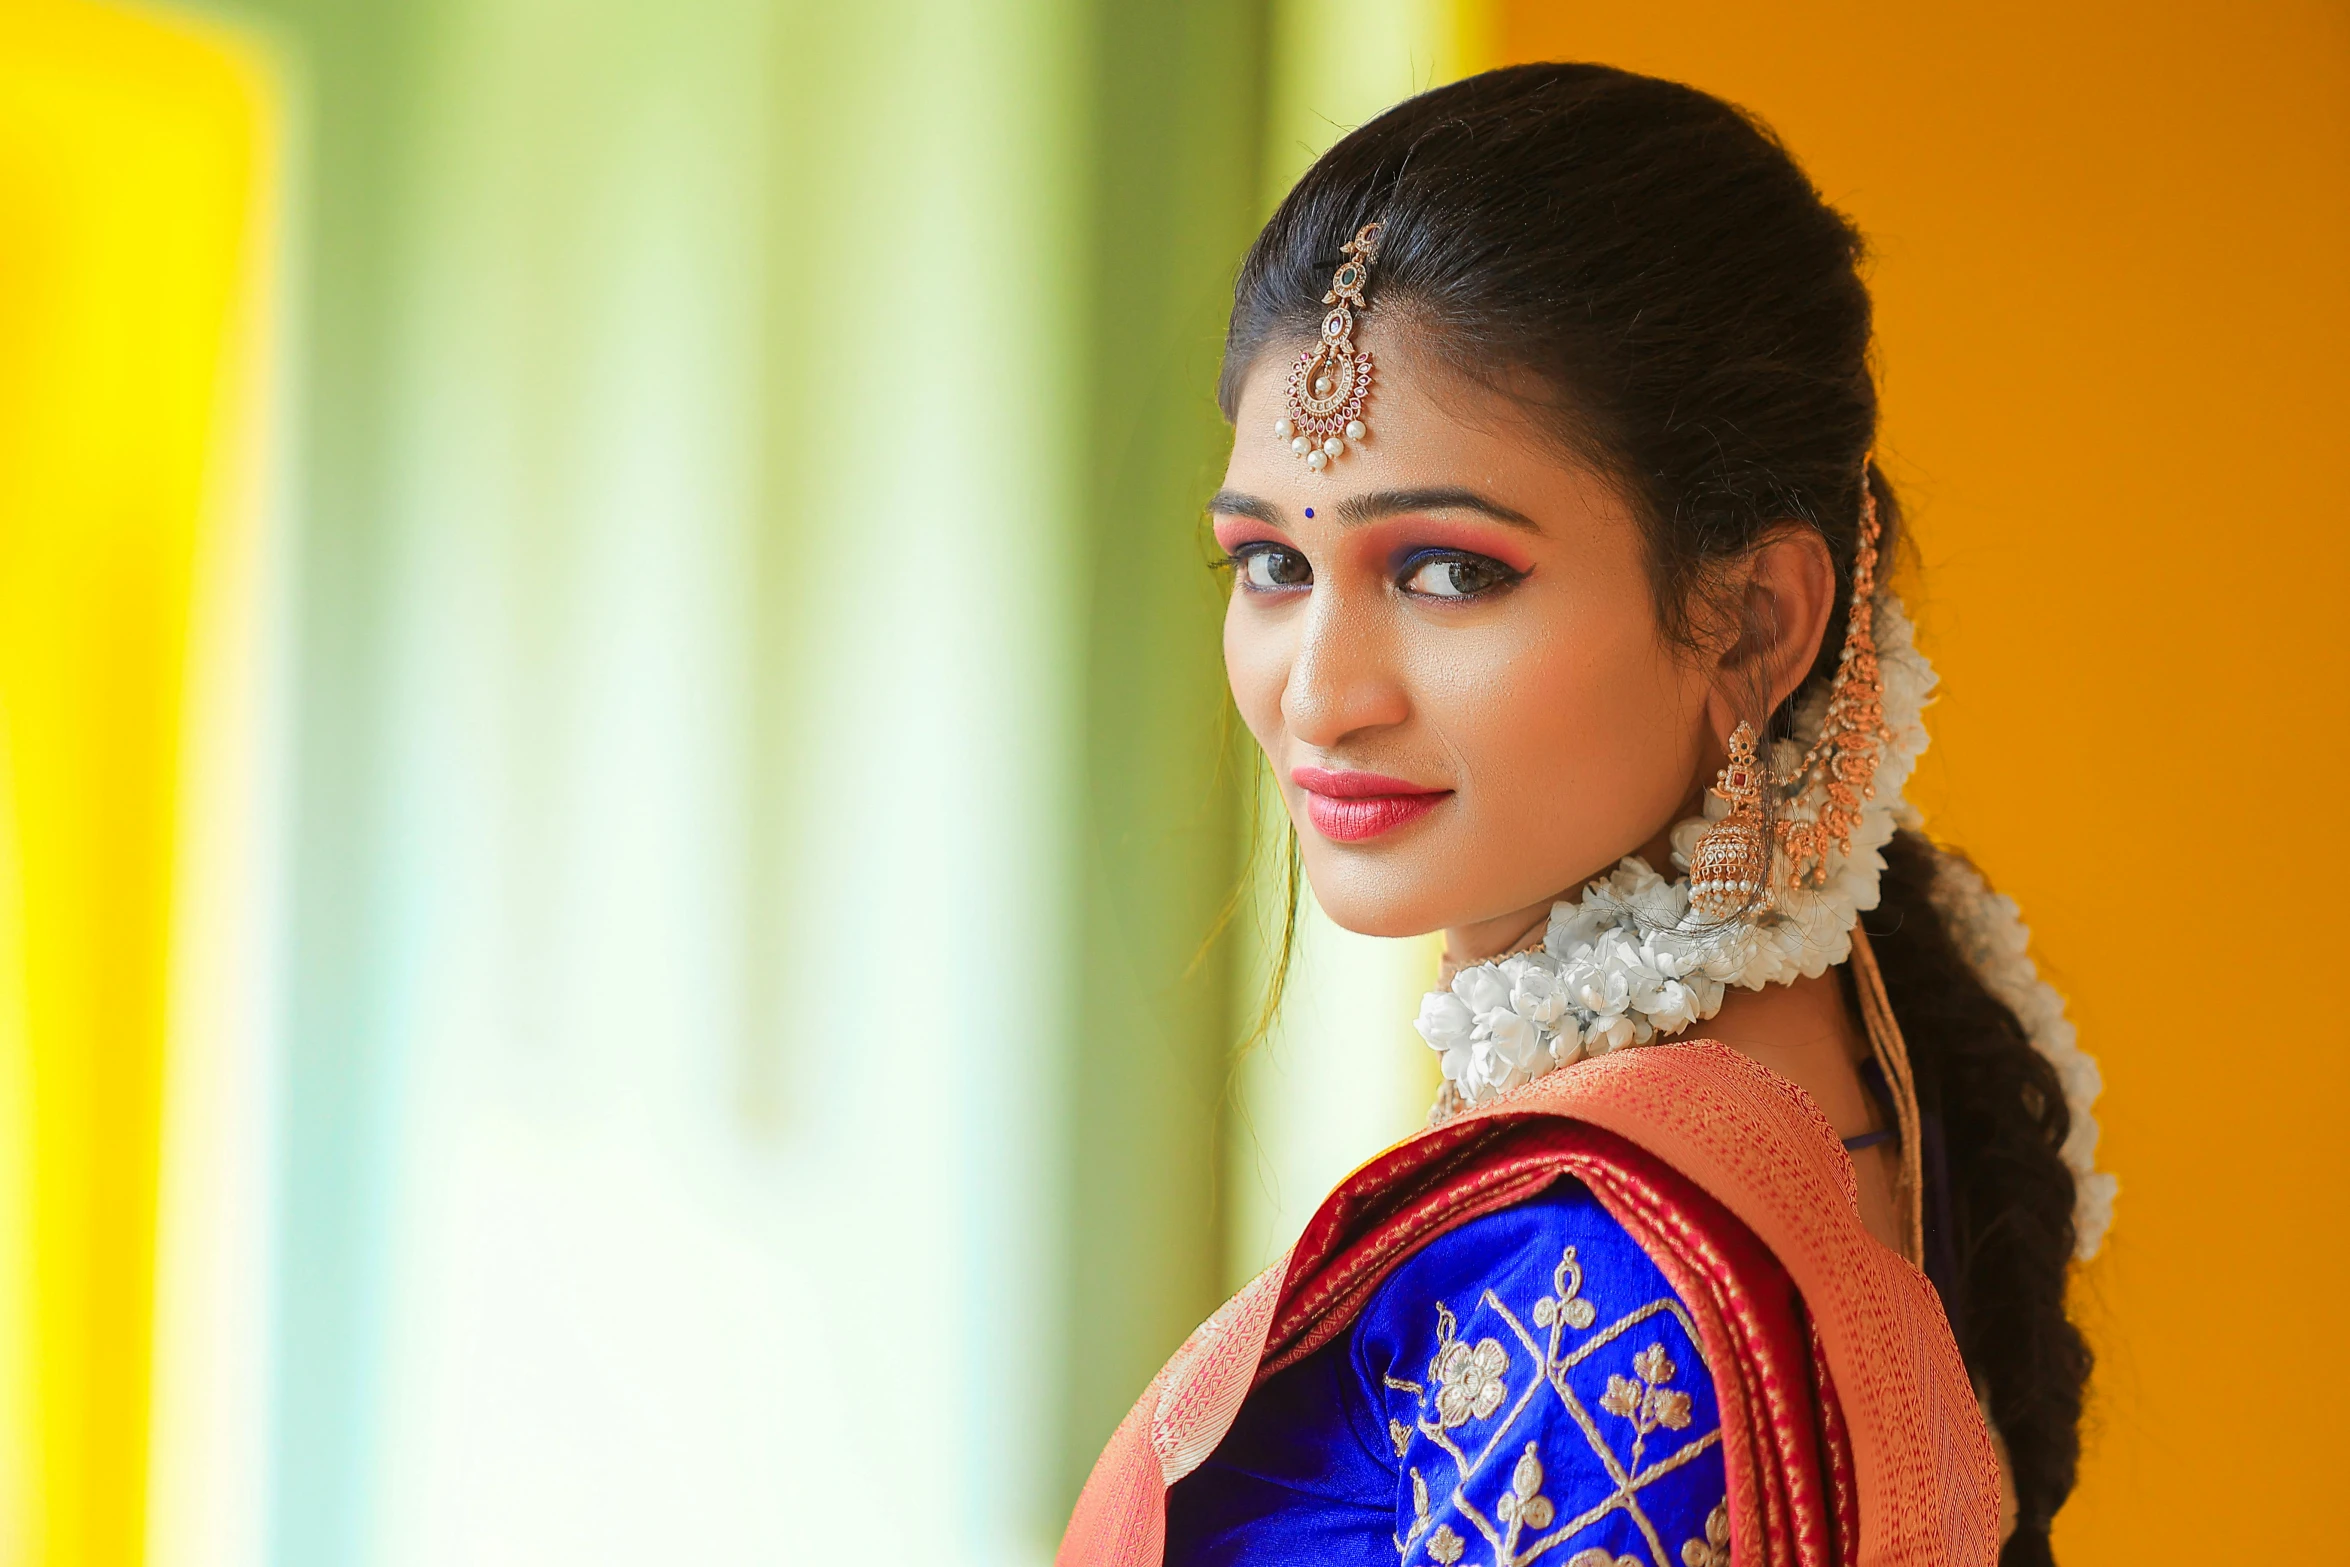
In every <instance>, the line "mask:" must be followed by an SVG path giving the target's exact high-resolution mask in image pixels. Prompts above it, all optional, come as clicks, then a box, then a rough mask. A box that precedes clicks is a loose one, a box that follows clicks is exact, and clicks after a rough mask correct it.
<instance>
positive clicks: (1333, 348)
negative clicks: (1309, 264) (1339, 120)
mask: <svg viewBox="0 0 2350 1567" xmlns="http://www.w3.org/2000/svg"><path fill="white" fill-rule="evenodd" d="M1339 250H1340V251H1341V252H1342V253H1343V254H1344V255H1345V257H1346V260H1344V261H1342V262H1340V263H1339V266H1338V270H1337V272H1335V273H1333V274H1332V275H1331V278H1330V291H1329V292H1328V293H1326V294H1324V295H1323V296H1322V303H1323V304H1325V305H1328V306H1329V307H1330V313H1329V314H1328V315H1326V316H1324V317H1323V318H1322V336H1321V340H1320V341H1319V342H1317V343H1315V344H1314V346H1313V347H1311V348H1309V349H1307V350H1306V351H1305V352H1304V353H1302V354H1300V355H1298V356H1297V363H1296V364H1295V365H1293V366H1291V367H1290V371H1289V411H1288V413H1286V414H1284V415H1283V416H1282V417H1281V418H1279V419H1276V420H1274V421H1273V434H1274V435H1275V436H1276V437H1278V438H1279V439H1281V440H1284V441H1287V442H1288V443H1289V449H1290V450H1291V451H1293V452H1295V453H1296V454H1297V455H1298V456H1300V457H1302V458H1304V459H1305V463H1306V466H1307V467H1309V468H1311V469H1313V470H1314V471H1315V472H1316V473H1320V472H1321V471H1322V470H1323V469H1325V468H1327V467H1329V466H1330V465H1331V464H1332V463H1333V462H1336V461H1337V460H1338V459H1339V458H1340V457H1341V456H1343V455H1345V452H1346V448H1347V443H1348V442H1349V441H1360V440H1362V438H1363V437H1364V436H1366V435H1368V434H1370V427H1369V426H1368V425H1366V424H1364V423H1363V400H1364V399H1365V398H1367V397H1369V396H1370V395H1371V354H1370V351H1369V350H1368V349H1357V348H1356V347H1355V317H1354V313H1355V312H1356V311H1357V310H1361V309H1364V308H1365V305H1364V303H1363V290H1364V289H1365V288H1367V287H1369V286H1370V282H1371V263H1372V262H1373V261H1374V260H1376V259H1378V255H1379V225H1378V224H1376V223H1366V224H1364V225H1363V226H1362V228H1361V229H1360V230H1359V231H1357V233H1356V234H1355V237H1354V238H1353V239H1351V240H1348V241H1347V242H1346V243H1345V244H1344V245H1341V246H1340V247H1339Z"/></svg>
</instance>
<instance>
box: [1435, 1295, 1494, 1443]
mask: <svg viewBox="0 0 2350 1567" xmlns="http://www.w3.org/2000/svg"><path fill="white" fill-rule="evenodd" d="M1453 1333H1454V1322H1453V1316H1452V1313H1451V1312H1449V1311H1447V1310H1445V1309H1444V1307H1443V1305H1442V1304H1439V1305H1438V1306H1437V1308H1436V1358H1435V1359H1434V1360H1431V1361H1429V1362H1428V1375H1429V1377H1430V1378H1431V1379H1433V1380H1434V1381H1435V1383H1436V1385H1437V1394H1436V1418H1437V1419H1438V1420H1439V1421H1440V1422H1442V1423H1443V1426H1444V1428H1445V1429H1446V1430H1447V1431H1449V1430H1451V1429H1452V1428H1453V1427H1454V1426H1461V1425H1467V1424H1468V1423H1469V1422H1470V1421H1471V1420H1491V1419H1492V1418H1493V1412H1494V1411H1495V1410H1497V1409H1499V1408H1500V1407H1501V1401H1502V1400H1503V1399H1505V1398H1507V1397H1509V1396H1510V1389H1509V1383H1508V1382H1506V1381H1504V1380H1503V1377H1504V1374H1505V1373H1507V1372H1508V1370H1509V1368H1510V1352H1509V1351H1508V1350H1506V1349H1503V1348H1502V1347H1501V1341H1500V1340H1499V1339H1491V1338H1489V1339H1480V1340H1479V1341H1478V1343H1477V1347H1476V1348H1475V1349H1471V1348H1470V1347H1469V1343H1468V1340H1466V1339H1461V1338H1455V1337H1454V1336H1453Z"/></svg>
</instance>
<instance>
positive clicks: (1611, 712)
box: [1431, 599, 1704, 875]
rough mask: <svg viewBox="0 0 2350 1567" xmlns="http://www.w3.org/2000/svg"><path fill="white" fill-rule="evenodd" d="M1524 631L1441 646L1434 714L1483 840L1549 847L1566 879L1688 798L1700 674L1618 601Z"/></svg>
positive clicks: (1538, 620)
mask: <svg viewBox="0 0 2350 1567" xmlns="http://www.w3.org/2000/svg"><path fill="white" fill-rule="evenodd" d="M1634 602H1635V603H1637V602H1638V600H1637V599H1635V600H1634ZM1513 630H1514V634H1512V635H1509V636H1497V637H1494V638H1491V639H1477V640H1475V641H1470V642H1467V643H1464V644H1461V645H1457V646H1455V647H1453V648H1450V649H1446V650H1443V653H1442V654H1441V655H1439V657H1438V658H1436V659H1435V660H1433V661H1432V668H1431V676H1432V679H1433V680H1434V681H1436V682H1438V683H1440V684H1441V685H1442V686H1443V687H1444V688H1445V689H1444V691H1443V694H1442V696H1441V697H1440V698H1439V699H1438V700H1437V701H1436V702H1435V703H1434V704H1433V705H1432V706H1433V710H1434V711H1436V712H1438V713H1441V714H1442V715H1443V716H1442V718H1441V719H1440V720H1439V722H1440V726H1441V728H1442V731H1443V733H1444V737H1445V740H1446V742H1447V744H1448V746H1449V747H1450V748H1451V749H1452V750H1453V752H1454V753H1455V755H1456V756H1457V757H1458V759H1459V763H1460V766H1461V768H1462V772H1463V774H1464V777H1465V778H1466V779H1467V781H1468V782H1469V783H1470V784H1471V785H1472V791H1473V795H1474V799H1473V801H1472V805H1473V810H1474V814H1475V815H1476V817H1477V818H1478V821H1479V827H1480V832H1481V835H1483V836H1489V837H1491V838H1493V839H1495V840H1497V841H1507V842H1511V843H1514V844H1517V845H1520V846H1522V847H1523V848H1526V849H1533V848H1534V847H1535V846H1536V845H1538V844H1543V845H1548V846H1549V848H1550V851H1551V852H1550V853H1549V854H1546V855H1544V856H1543V858H1545V859H1549V858H1554V857H1555V858H1556V859H1558V860H1559V861H1560V862H1561V863H1560V864H1559V865H1558V866H1556V867H1554V870H1555V871H1557V872H1562V873H1564V874H1566V875H1579V874H1583V873H1584V872H1586V871H1589V870H1592V869H1598V868H1604V866H1605V865H1606V864H1608V863H1609V862H1611V861H1612V860H1614V859H1615V858H1616V857H1617V856H1619V855H1622V854H1625V853H1628V852H1630V851H1631V850H1633V849H1634V848H1636V847H1638V845H1639V844H1640V843H1641V842H1643V841H1645V840H1646V838H1647V837H1648V836H1649V835H1650V834H1651V833H1652V832H1654V831H1655V830H1656V829H1657V828H1658V827H1659V826H1660V825H1662V823H1663V818H1664V817H1665V816H1666V815H1669V814H1670V813H1671V812H1672V811H1673V810H1674V808H1675V807H1676V806H1677V804H1678V803H1679V802H1680V800H1681V798H1682V797H1683V796H1684V795H1685V794H1686V792H1687V774H1688V771H1689V768H1690V767H1691V766H1692V765H1693V760H1692V758H1693V757H1694V754H1695V752H1694V746H1695V736H1696V731H1697V724H1698V721H1699V718H1700V716H1701V712H1702V707H1703V701H1704V688H1703V685H1702V682H1701V681H1699V680H1698V679H1696V677H1695V676H1694V674H1693V673H1692V672H1691V671H1690V670H1688V669H1687V668H1686V667H1685V666H1684V665H1682V664H1681V663H1680V662H1679V661H1677V660H1675V659H1674V658H1673V657H1672V656H1671V654H1670V651H1669V650H1668V649H1667V648H1666V647H1665V646H1664V645H1663V644H1662V642H1661V640H1660V638H1659V637H1658V635H1657V631H1656V628H1655V627H1654V626H1653V625H1652V624H1650V623H1649V620H1648V618H1647V617H1646V616H1644V615H1641V614H1638V613H1628V612H1626V610H1625V609H1624V608H1623V606H1622V604H1621V602H1620V601H1618V602H1615V603H1608V602H1601V603H1596V604H1587V605H1583V606H1575V605H1564V606H1556V607H1554V612H1552V613H1547V614H1543V615H1540V616H1536V617H1531V618H1530V619H1529V620H1527V621H1521V622H1520V623H1519V624H1518V625H1517V626H1516V627H1515V628H1513Z"/></svg>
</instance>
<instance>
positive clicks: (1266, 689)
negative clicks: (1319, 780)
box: [1224, 593, 1290, 753]
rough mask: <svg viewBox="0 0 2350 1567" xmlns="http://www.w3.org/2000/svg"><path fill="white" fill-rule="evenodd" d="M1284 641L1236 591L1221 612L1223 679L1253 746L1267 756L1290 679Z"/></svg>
mask: <svg viewBox="0 0 2350 1567" xmlns="http://www.w3.org/2000/svg"><path fill="white" fill-rule="evenodd" d="M1289 659H1290V653H1289V645H1288V638H1287V636H1286V635H1285V634H1284V633H1283V631H1282V630H1281V628H1280V627H1279V626H1277V625H1275V624H1273V623H1271V622H1270V620H1269V618H1268V617H1267V616H1266V615H1264V614H1263V613H1262V612H1260V611H1259V610H1257V609H1256V607H1255V606H1253V605H1251V604H1249V603H1248V602H1247V601H1246V600H1244V599H1242V598H1241V597H1240V595H1239V594H1237V593H1235V594H1234V595H1233V598H1232V602H1231V604H1230V605H1229V606H1227V607H1226V609H1225V611H1224V679H1225V682H1226V683H1227V684H1228V685H1230V686H1231V688H1232V704H1233V706H1235V707H1237V708H1239V709H1240V717H1241V721H1242V722H1243V723H1245V724H1247V725H1248V728H1249V733H1251V734H1253V735H1255V736H1256V737H1257V743H1258V744H1259V745H1261V746H1263V747H1264V748H1265V749H1266V751H1267V752H1269V753H1270V752H1272V751H1273V750H1274V748H1275V742H1276V741H1277V740H1278V739H1279V737H1280V734H1281V693H1282V689H1283V688H1284V687H1285V686H1286V685H1287V683H1288V680H1289Z"/></svg>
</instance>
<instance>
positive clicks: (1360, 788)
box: [1289, 767, 1452, 843]
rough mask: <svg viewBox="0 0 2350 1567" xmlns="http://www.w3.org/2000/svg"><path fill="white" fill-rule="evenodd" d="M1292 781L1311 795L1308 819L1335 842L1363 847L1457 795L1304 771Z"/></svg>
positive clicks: (1377, 776) (1348, 774)
mask: <svg viewBox="0 0 2350 1567" xmlns="http://www.w3.org/2000/svg"><path fill="white" fill-rule="evenodd" d="M1289 780H1290V782H1292V783H1294V784H1296V785H1297V786H1298V787H1299V788H1300V789H1303V790H1304V791H1305V794H1306V819H1307V820H1309V821H1311V822H1312V823H1313V824H1314V830H1315V831H1316V832H1318V833H1320V834H1321V835H1322V836H1323V837H1325V838H1328V839H1330V840H1331V841H1332V842H1334V843H1361V842H1363V841H1364V840H1365V839H1368V838H1376V837H1378V836H1379V835H1380V834H1382V833H1390V832H1393V831H1395V829H1397V828H1398V827H1401V826H1403V825H1404V824H1405V823H1406V822H1414V821H1418V820H1419V819H1420V818H1421V817H1423V816H1425V815H1427V814H1428V813H1429V812H1430V811H1432V810H1434V809H1436V807H1437V806H1439V805H1441V804H1443V803H1444V801H1445V800H1446V799H1447V798H1449V797H1450V796H1451V794H1452V791H1451V790H1450V789H1429V788H1424V787H1422V786H1421V785H1419V784H1415V783H1412V782H1410V781H1408V780H1406V779H1402V778H1389V777H1387V776H1386V775H1385V774H1382V773H1365V772H1356V771H1353V770H1351V769H1350V770H1348V771H1345V772H1333V771H1331V770H1330V769H1328V768H1323V767H1300V768H1296V769H1294V770H1293V771H1292V772H1291V773H1290V775H1289Z"/></svg>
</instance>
